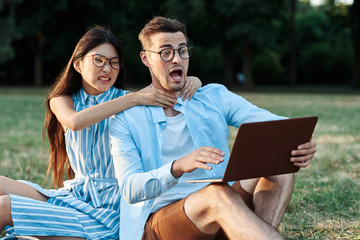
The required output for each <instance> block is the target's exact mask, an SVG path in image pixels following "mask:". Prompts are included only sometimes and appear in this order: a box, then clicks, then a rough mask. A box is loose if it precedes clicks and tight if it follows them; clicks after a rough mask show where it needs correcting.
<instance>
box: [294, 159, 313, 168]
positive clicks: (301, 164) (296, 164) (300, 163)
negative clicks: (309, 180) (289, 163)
mask: <svg viewBox="0 0 360 240" xmlns="http://www.w3.org/2000/svg"><path fill="white" fill-rule="evenodd" d="M310 163H311V160H308V161H301V162H294V166H296V167H300V168H303V167H307V166H309V164H310Z"/></svg>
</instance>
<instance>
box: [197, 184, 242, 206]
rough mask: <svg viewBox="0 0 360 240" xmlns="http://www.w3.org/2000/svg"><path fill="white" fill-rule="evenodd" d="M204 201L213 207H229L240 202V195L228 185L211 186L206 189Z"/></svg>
mask: <svg viewBox="0 0 360 240" xmlns="http://www.w3.org/2000/svg"><path fill="white" fill-rule="evenodd" d="M203 190H204V199H207V200H209V201H210V204H211V206H219V205H225V206H226V205H229V204H234V202H238V201H239V195H238V194H237V193H236V192H235V191H234V190H233V189H231V187H230V186H229V185H228V184H224V183H220V184H218V183H215V184H210V185H208V186H207V187H205V188H204V189H203Z"/></svg>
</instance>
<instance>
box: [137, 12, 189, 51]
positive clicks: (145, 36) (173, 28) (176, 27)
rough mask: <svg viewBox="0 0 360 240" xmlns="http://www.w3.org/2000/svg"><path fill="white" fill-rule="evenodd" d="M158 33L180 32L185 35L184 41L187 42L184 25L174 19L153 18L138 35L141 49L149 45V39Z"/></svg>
mask: <svg viewBox="0 0 360 240" xmlns="http://www.w3.org/2000/svg"><path fill="white" fill-rule="evenodd" d="M159 32H170V33H176V32H182V33H183V34H184V35H185V39H186V41H188V38H187V34H186V27H185V25H184V24H182V23H181V22H179V21H178V20H176V19H170V18H166V17H154V18H153V19H151V20H150V21H149V22H148V23H147V24H146V25H145V26H144V28H143V29H142V30H141V32H140V33H139V41H140V44H141V48H142V49H143V50H144V49H146V47H148V46H149V45H150V37H151V36H152V35H153V34H155V33H159Z"/></svg>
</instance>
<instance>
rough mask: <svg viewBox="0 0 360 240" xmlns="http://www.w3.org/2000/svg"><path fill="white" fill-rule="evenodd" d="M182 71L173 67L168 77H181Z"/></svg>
mask: <svg viewBox="0 0 360 240" xmlns="http://www.w3.org/2000/svg"><path fill="white" fill-rule="evenodd" d="M183 74H184V72H183V70H182V69H174V70H172V71H171V72H170V77H171V78H172V79H174V80H180V79H182V76H183Z"/></svg>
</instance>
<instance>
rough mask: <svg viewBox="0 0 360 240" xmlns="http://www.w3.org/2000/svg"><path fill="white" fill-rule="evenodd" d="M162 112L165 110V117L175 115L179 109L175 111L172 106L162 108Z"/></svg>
mask: <svg viewBox="0 0 360 240" xmlns="http://www.w3.org/2000/svg"><path fill="white" fill-rule="evenodd" d="M164 112H165V116H167V117H175V116H177V115H178V114H179V113H180V112H179V111H176V110H175V109H174V108H164Z"/></svg>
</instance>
